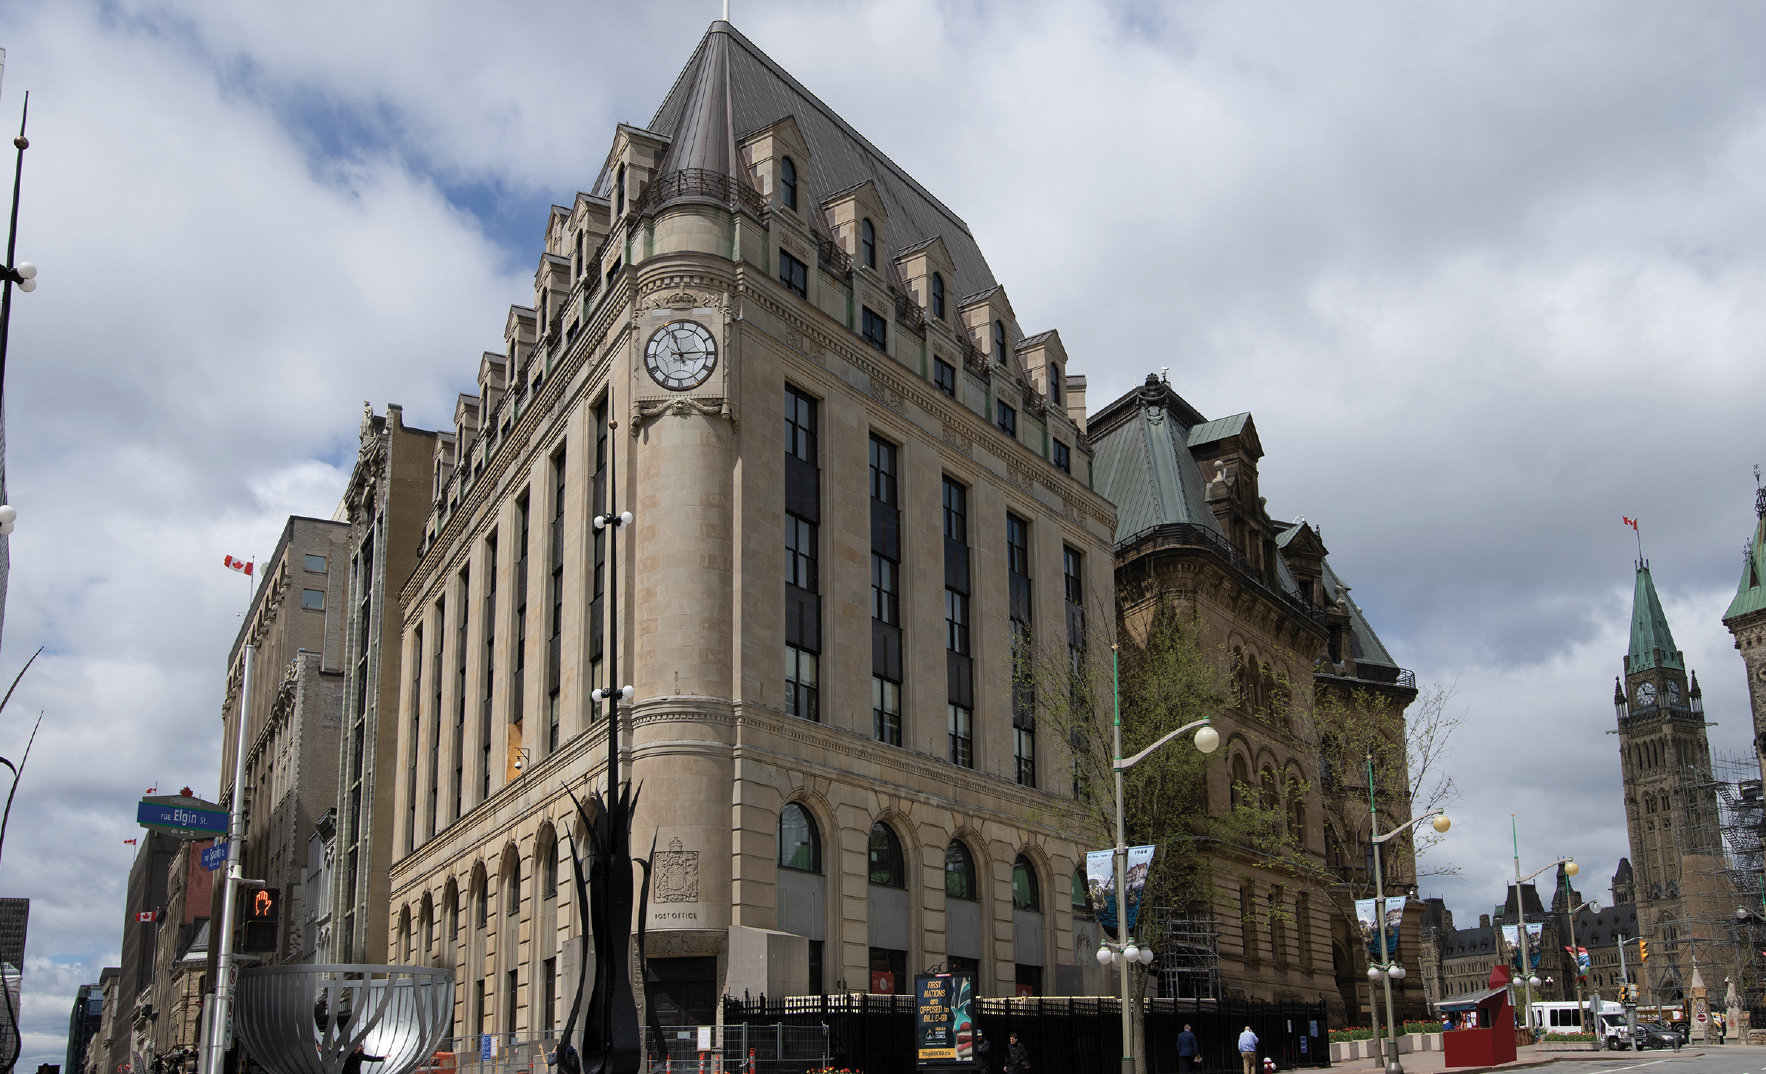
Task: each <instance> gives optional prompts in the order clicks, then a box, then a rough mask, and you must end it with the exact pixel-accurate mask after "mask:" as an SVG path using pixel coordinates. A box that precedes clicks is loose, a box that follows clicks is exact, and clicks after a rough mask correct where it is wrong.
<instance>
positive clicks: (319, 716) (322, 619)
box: [208, 516, 350, 980]
mask: <svg viewBox="0 0 1766 1074" xmlns="http://www.w3.org/2000/svg"><path fill="white" fill-rule="evenodd" d="M348 534H349V527H347V526H345V525H343V524H341V523H337V522H332V521H330V520H328V519H318V518H303V517H300V516H294V517H291V518H290V519H289V520H288V523H287V525H286V526H284V527H283V530H282V537H281V539H280V540H279V541H278V542H277V544H276V550H275V553H274V554H273V555H271V556H270V558H269V559H267V560H265V561H263V562H261V563H258V564H257V565H256V570H257V571H258V572H259V573H258V579H259V581H258V590H257V593H256V595H255V596H254V597H253V599H252V605H251V610H250V612H249V613H248V614H247V616H246V621H245V623H244V625H242V626H241V627H240V631H239V636H238V638H237V639H236V640H235V641H234V645H233V651H232V654H231V656H230V657H229V660H228V675H227V690H226V696H225V700H224V702H223V704H222V710H221V711H222V721H223V742H222V753H221V766H222V767H221V802H222V804H223V805H227V806H228V807H229V808H231V803H232V797H233V764H234V758H235V751H236V745H235V744H236V743H237V742H238V737H237V736H238V735H239V733H240V712H241V708H242V706H241V697H240V686H241V682H242V678H243V673H244V667H245V664H244V660H245V643H246V639H247V638H250V639H251V642H252V644H254V645H255V646H256V649H257V651H256V654H255V656H254V657H253V663H252V681H251V696H250V697H249V698H248V699H245V701H246V703H245V704H244V705H243V709H244V711H245V712H246V713H247V714H248V716H249V719H248V722H247V724H246V728H245V733H246V734H247V736H248V737H247V739H246V755H245V795H246V797H245V814H246V818H245V853H244V858H243V861H242V863H241V868H242V869H243V870H244V875H246V876H249V877H252V878H254V879H261V880H263V881H264V882H265V883H266V885H267V886H268V887H270V888H272V889H274V890H275V891H276V893H277V894H278V896H279V897H280V898H281V899H282V905H281V907H280V909H279V911H278V913H277V921H276V923H275V928H274V929H273V930H271V931H273V932H274V934H275V935H274V945H273V947H271V948H268V949H264V950H256V951H245V950H243V949H242V948H241V947H240V946H238V945H237V944H236V945H235V948H234V949H235V951H236V952H238V953H239V954H240V957H241V961H242V962H243V963H245V964H247V965H249V964H250V963H252V962H254V961H263V962H291V961H294V960H295V959H296V958H297V957H298V956H299V953H300V952H302V951H303V950H311V947H312V945H311V944H310V943H308V942H307V940H306V938H305V937H303V936H302V935H301V929H302V925H303V923H304V922H305V920H306V916H307V915H306V907H305V905H304V903H305V895H304V892H305V880H306V867H307V841H308V837H309V835H310V834H311V833H312V831H313V825H314V823H315V822H316V821H317V820H318V819H319V816H320V815H321V814H323V813H324V812H325V811H326V810H328V809H330V808H331V807H332V804H333V803H334V802H336V801H337V791H338V783H339V772H338V765H337V758H338V750H339V739H340V737H341V736H340V734H339V730H340V725H341V723H342V711H343V687H344V675H343V671H342V667H341V665H342V658H343V652H344V630H343V626H344V623H345V621H346V616H347V609H346V607H345V600H344V594H345V592H346V590H345V584H346V579H347V577H348V573H349V572H348V570H347V568H346V566H345V564H346V562H347V559H348V556H349V551H350V549H349V545H348V544H347V543H346V538H347V536H348ZM225 891H226V884H224V883H221V884H216V885H215V890H214V896H213V900H212V902H211V908H210V912H209V916H210V918H211V919H212V920H215V921H220V920H222V919H223V918H222V914H221V906H220V900H221V899H222V898H223V897H224V894H225ZM217 941H218V937H217ZM210 947H211V948H212V949H213V952H212V953H211V957H210V959H209V962H210V965H209V967H208V973H209V974H210V979H211V980H212V979H213V973H214V966H213V962H214V957H213V955H214V954H218V952H219V948H220V944H219V942H215V943H212V944H210Z"/></svg>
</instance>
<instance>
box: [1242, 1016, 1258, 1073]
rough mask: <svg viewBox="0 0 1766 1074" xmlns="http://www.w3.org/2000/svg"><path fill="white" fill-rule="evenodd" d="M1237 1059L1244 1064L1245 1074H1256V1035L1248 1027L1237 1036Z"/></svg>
mask: <svg viewBox="0 0 1766 1074" xmlns="http://www.w3.org/2000/svg"><path fill="white" fill-rule="evenodd" d="M1239 1059H1240V1060H1241V1061H1242V1062H1243V1063H1244V1064H1245V1074H1257V1034H1255V1033H1253V1032H1251V1027H1250V1026H1246V1027H1245V1031H1244V1032H1243V1033H1240V1034H1239Z"/></svg>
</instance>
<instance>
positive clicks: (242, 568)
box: [221, 556, 251, 578]
mask: <svg viewBox="0 0 1766 1074" xmlns="http://www.w3.org/2000/svg"><path fill="white" fill-rule="evenodd" d="M221 562H222V563H225V564H226V565H227V566H229V567H231V568H233V569H234V570H236V571H238V572H240V573H241V574H243V575H245V576H246V577H248V578H249V577H250V576H251V563H250V562H248V561H246V560H243V559H235V558H234V557H232V556H227V557H225V558H224V559H222V560H221Z"/></svg>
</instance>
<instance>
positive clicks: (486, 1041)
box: [478, 1033, 496, 1061]
mask: <svg viewBox="0 0 1766 1074" xmlns="http://www.w3.org/2000/svg"><path fill="white" fill-rule="evenodd" d="M478 1058H479V1059H480V1060H481V1061H486V1060H490V1059H494V1058H496V1056H495V1055H494V1054H493V1053H492V1051H491V1035H490V1034H489V1033H486V1034H484V1035H483V1036H482V1037H480V1038H479V1042H478Z"/></svg>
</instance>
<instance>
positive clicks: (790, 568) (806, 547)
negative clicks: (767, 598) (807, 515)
mask: <svg viewBox="0 0 1766 1074" xmlns="http://www.w3.org/2000/svg"><path fill="white" fill-rule="evenodd" d="M820 528H821V527H819V526H815V525H812V524H810V523H808V522H805V521H804V520H803V519H801V518H798V517H797V516H796V515H790V514H788V515H786V516H785V581H786V582H788V583H790V584H791V585H794V586H796V587H797V588H799V589H806V590H808V591H809V592H811V593H815V592H819V590H820V586H819V585H818V582H819V578H818V576H817V570H816V536H817V535H816V531H817V530H819V529H820Z"/></svg>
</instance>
